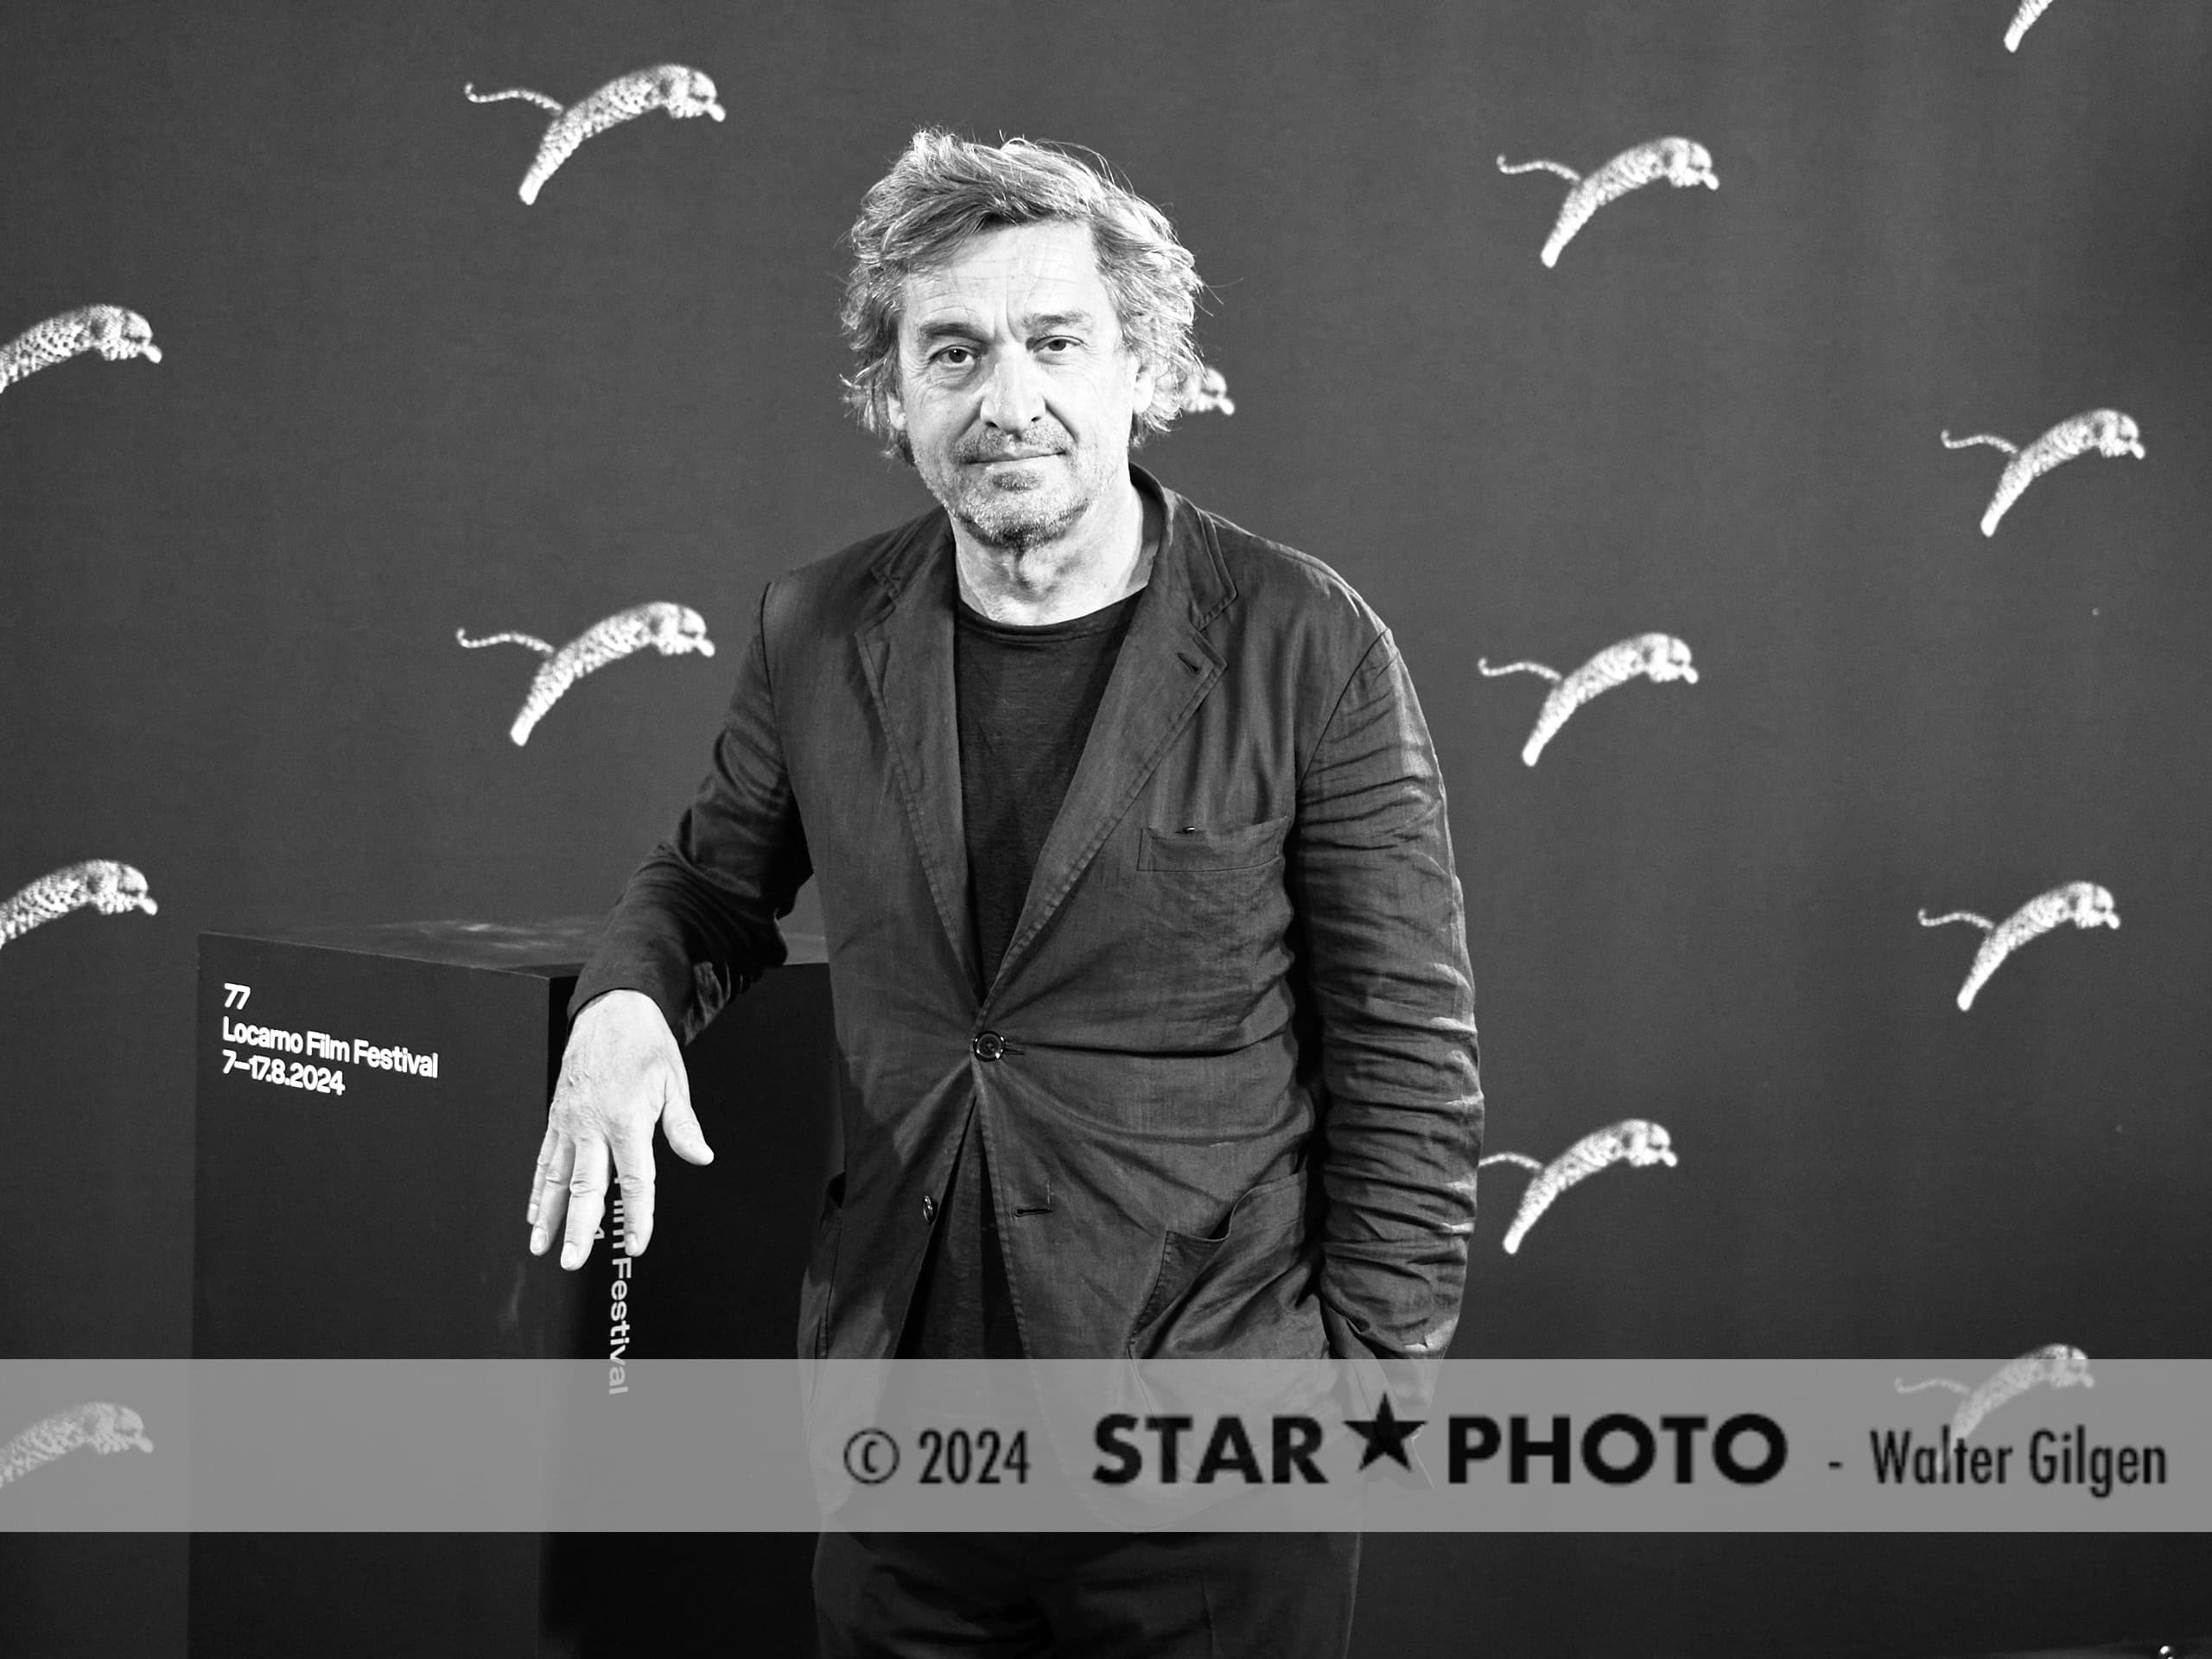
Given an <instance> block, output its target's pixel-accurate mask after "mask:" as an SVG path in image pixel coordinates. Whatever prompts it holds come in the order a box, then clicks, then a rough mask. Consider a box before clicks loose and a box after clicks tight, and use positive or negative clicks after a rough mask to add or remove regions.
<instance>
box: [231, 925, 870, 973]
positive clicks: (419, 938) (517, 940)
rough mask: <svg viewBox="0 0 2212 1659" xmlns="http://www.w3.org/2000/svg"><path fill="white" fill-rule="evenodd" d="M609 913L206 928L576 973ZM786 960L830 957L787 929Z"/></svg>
mask: <svg viewBox="0 0 2212 1659" xmlns="http://www.w3.org/2000/svg"><path fill="white" fill-rule="evenodd" d="M606 926H607V918H606V917H605V916H603V915H602V916H554V917H548V918H543V919H542V920H538V921H530V922H479V921H464V920H458V919H453V920H443V921H426V922H348V923H341V924H338V925H329V926H315V927H277V928H252V929H244V928H239V929H232V928H211V929H210V930H208V933H207V935H206V936H204V937H213V938H243V939H258V940H263V941H265V942H267V943H270V944H296V945H306V946H308V947H310V948H312V949H315V950H344V951H348V952H352V953H353V954H355V955H360V956H373V957H399V958H401V959H402V960H404V961H409V962H427V963H437V964H439V965H441V966H445V967H453V968H480V969H496V970H499V971H502V972H506V973H525V974H527V973H537V974H548V975H559V974H573V973H575V972H577V971H578V970H579V969H582V966H583V964H584V962H585V960H586V958H588V957H589V956H590V955H591V953H592V951H593V950H594V949H595V948H596V947H597V946H598V944H599V939H600V935H601V933H602V932H603V931H605V929H606ZM784 938H785V944H787V945H788V946H789V948H790V955H789V957H786V958H785V960H787V961H789V962H792V963H809V962H813V963H818V962H826V961H827V960H828V959H829V958H828V956H827V954H826V953H825V951H824V950H823V940H822V936H821V935H820V934H818V933H786V934H785V936H784Z"/></svg>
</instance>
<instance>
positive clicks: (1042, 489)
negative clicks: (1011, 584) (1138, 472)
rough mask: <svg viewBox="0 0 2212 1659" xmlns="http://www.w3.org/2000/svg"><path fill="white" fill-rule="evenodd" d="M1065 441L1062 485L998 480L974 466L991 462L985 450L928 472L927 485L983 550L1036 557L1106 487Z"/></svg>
mask: <svg viewBox="0 0 2212 1659" xmlns="http://www.w3.org/2000/svg"><path fill="white" fill-rule="evenodd" d="M1060 442H1061V445H1062V447H1061V448H1060V449H1059V453H1058V457H1057V459H1058V461H1060V462H1061V463H1062V464H1063V467H1064V470H1062V471H1061V475H1060V477H1059V478H1058V480H1049V479H1032V478H1028V477H1027V476H1024V475H1021V474H1007V475H1005V476H1003V477H1002V478H1001V477H999V476H995V475H994V474H990V473H988V472H984V471H982V470H980V469H978V468H977V467H975V466H974V464H973V462H974V461H976V460H981V459H984V458H986V457H988V454H989V452H988V449H982V450H977V451H973V452H963V453H960V454H957V455H956V457H955V459H954V460H953V461H952V463H951V465H950V467H949V468H948V469H947V471H946V472H945V473H944V474H941V475H939V476H937V477H931V475H930V474H927V473H925V474H923V479H922V481H923V482H924V483H925V484H926V485H927V486H929V488H930V492H931V494H933V495H935V496H936V497H937V498H938V500H939V501H940V502H941V503H943V504H944V509H945V511H946V512H949V513H950V514H951V515H952V517H953V518H956V519H957V520H958V521H959V523H960V525H961V527H962V528H963V530H965V531H967V532H968V533H969V536H971V537H974V538H975V539H976V541H977V542H978V543H982V545H983V546H985V547H988V548H991V549H993V550H996V551H999V552H1002V553H1011V554H1015V555H1020V554H1025V553H1031V552H1034V551H1035V550H1037V549H1039V548H1040V547H1045V546H1047V545H1049V544H1051V543H1053V542H1055V541H1058V539H1059V538H1060V537H1063V536H1065V534H1067V532H1068V531H1071V529H1073V528H1074V527H1075V526H1076V524H1077V523H1079V522H1080V521H1081V519H1082V518H1083V516H1084V513H1085V512H1089V511H1090V507H1091V505H1092V504H1093V503H1094V502H1095V501H1096V500H1097V499H1098V497H1099V494H1100V492H1101V489H1102V486H1103V480H1100V479H1098V478H1096V477H1095V476H1093V475H1092V474H1093V473H1094V471H1095V470H1096V469H1095V468H1093V467H1090V466H1087V465H1086V464H1085V462H1086V461H1087V459H1088V457H1087V455H1086V454H1085V452H1084V450H1082V449H1081V448H1078V447H1077V445H1076V444H1075V443H1074V442H1073V440H1072V439H1071V438H1069V437H1067V436H1066V435H1065V434H1063V435H1062V437H1061V441H1060ZM917 470H919V469H918V468H917Z"/></svg>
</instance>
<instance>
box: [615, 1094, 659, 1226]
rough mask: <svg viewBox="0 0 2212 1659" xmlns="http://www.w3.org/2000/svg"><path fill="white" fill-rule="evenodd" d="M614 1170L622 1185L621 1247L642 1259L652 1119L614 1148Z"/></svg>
mask: <svg viewBox="0 0 2212 1659" xmlns="http://www.w3.org/2000/svg"><path fill="white" fill-rule="evenodd" d="M614 1169H615V1173H616V1175H617V1176H618V1178H619V1179H620V1181H621V1183H622V1230H621V1238H622V1246H623V1248H624V1249H626V1251H627V1252H628V1253H629V1254H630V1255H644V1254H645V1246H646V1245H647V1244H648V1243H652V1236H653V1126H652V1119H650V1118H648V1119H647V1120H646V1121H645V1126H644V1128H643V1130H642V1131H641V1132H639V1133H637V1134H633V1135H631V1136H630V1138H629V1139H627V1140H626V1141H621V1142H620V1143H619V1144H618V1145H617V1146H616V1147H615V1148H614Z"/></svg>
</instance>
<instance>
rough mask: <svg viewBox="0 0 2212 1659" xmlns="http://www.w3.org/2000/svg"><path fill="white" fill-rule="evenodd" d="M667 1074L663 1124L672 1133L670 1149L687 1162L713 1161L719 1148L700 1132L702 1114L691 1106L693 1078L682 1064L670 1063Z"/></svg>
mask: <svg viewBox="0 0 2212 1659" xmlns="http://www.w3.org/2000/svg"><path fill="white" fill-rule="evenodd" d="M664 1076H665V1077H667V1079H668V1081H667V1083H666V1084H665V1085H664V1090H663V1093H662V1096H661V1106H660V1128H661V1133H662V1134H663V1135H666V1136H667V1137H668V1147H669V1150H670V1151H671V1152H673V1153H674V1154H676V1155H677V1157H679V1158H681V1159H683V1160H684V1161H685V1162H686V1163H692V1164H711V1163H713V1162H714V1161H715V1149H714V1148H713V1147H710V1146H709V1145H708V1144H707V1137H706V1136H705V1135H702V1133H700V1129H699V1118H698V1115H697V1114H696V1113H695V1112H694V1111H692V1109H691V1079H690V1077H689V1076H687V1075H686V1074H685V1071H684V1069H683V1066H682V1065H672V1066H671V1067H669V1068H668V1070H667V1071H666V1072H665V1073H664Z"/></svg>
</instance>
